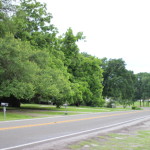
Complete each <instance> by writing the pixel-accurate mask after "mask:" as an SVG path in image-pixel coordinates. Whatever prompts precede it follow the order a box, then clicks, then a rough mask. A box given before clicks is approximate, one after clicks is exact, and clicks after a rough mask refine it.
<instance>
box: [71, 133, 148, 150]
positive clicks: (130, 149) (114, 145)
mask: <svg viewBox="0 0 150 150" xmlns="http://www.w3.org/2000/svg"><path fill="white" fill-rule="evenodd" d="M149 140H150V130H148V131H143V130H141V131H138V132H137V133H136V134H134V135H122V134H114V133H113V134H108V135H107V136H99V137H97V138H95V139H94V140H86V141H82V142H80V143H77V144H75V145H71V146H69V148H70V149H72V150H81V149H84V150H86V149H88V150H149V148H150V142H149Z"/></svg>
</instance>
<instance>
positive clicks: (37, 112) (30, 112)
mask: <svg viewBox="0 0 150 150" xmlns="http://www.w3.org/2000/svg"><path fill="white" fill-rule="evenodd" d="M127 110H131V108H126V109H124V108H122V107H118V108H106V107H87V106H82V107H73V106H68V107H67V108H65V107H64V106H62V107H61V108H56V107H55V106H53V105H41V104H22V105H21V107H20V108H11V107H7V111H6V118H4V113H3V108H2V107H0V121H6V120H18V119H32V118H40V117H50V116H63V115H75V114H82V113H97V112H110V111H127Z"/></svg>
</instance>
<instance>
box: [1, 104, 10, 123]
mask: <svg viewBox="0 0 150 150" xmlns="http://www.w3.org/2000/svg"><path fill="white" fill-rule="evenodd" d="M1 106H2V107H3V112H4V120H5V119H6V107H7V106H8V103H1Z"/></svg>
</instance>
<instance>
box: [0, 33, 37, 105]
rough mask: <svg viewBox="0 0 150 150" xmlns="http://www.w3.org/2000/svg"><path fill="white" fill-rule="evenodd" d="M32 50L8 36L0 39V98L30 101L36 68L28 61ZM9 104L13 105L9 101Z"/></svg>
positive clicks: (26, 44)
mask: <svg viewBox="0 0 150 150" xmlns="http://www.w3.org/2000/svg"><path fill="white" fill-rule="evenodd" d="M31 55H32V49H31V46H30V44H29V43H28V42H21V41H20V40H16V39H14V38H13V36H12V35H10V34H8V35H7V36H6V37H5V38H3V39H2V38H1V39H0V70H1V71H0V97H1V99H3V98H5V99H7V98H9V97H13V98H14V99H16V100H18V106H19V104H20V100H21V99H31V98H32V97H33V96H34V94H35V91H34V90H35V87H34V84H33V83H34V77H35V75H36V71H37V70H38V67H37V65H36V64H35V63H33V62H31V61H30V56H31ZM10 104H13V102H12V101H10Z"/></svg>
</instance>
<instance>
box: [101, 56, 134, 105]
mask: <svg viewBox="0 0 150 150" xmlns="http://www.w3.org/2000/svg"><path fill="white" fill-rule="evenodd" d="M102 68H103V69H104V73H103V76H104V81H103V85H104V89H103V96H104V97H106V98H110V99H112V100H114V101H117V102H119V103H120V104H122V105H123V106H124V107H126V106H127V105H129V104H131V103H133V99H134V91H135V75H134V74H133V72H132V71H128V70H127V69H126V68H125V62H124V61H123V60H122V59H110V60H107V59H106V58H104V59H103V65H102Z"/></svg>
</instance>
